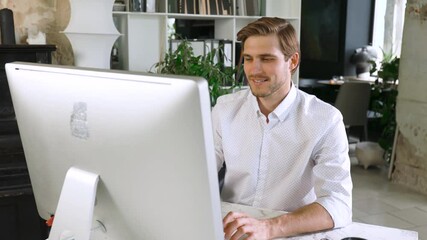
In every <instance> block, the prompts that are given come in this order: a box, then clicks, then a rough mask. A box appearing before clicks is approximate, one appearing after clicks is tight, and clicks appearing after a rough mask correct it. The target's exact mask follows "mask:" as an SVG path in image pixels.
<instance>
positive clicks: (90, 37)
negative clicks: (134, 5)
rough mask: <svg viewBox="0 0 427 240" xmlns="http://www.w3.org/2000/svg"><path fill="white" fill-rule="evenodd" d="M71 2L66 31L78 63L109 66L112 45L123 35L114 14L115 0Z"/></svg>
mask: <svg viewBox="0 0 427 240" xmlns="http://www.w3.org/2000/svg"><path fill="white" fill-rule="evenodd" d="M70 4H71V18H70V22H69V24H68V26H67V28H66V29H65V30H64V33H65V35H66V36H67V38H68V39H69V40H70V42H71V46H72V48H73V53H74V63H75V65H76V66H80V67H92V68H104V69H109V68H110V55H111V49H112V47H113V44H114V42H115V41H116V40H117V38H118V37H119V36H120V33H119V32H118V31H117V29H116V27H115V25H114V22H113V17H112V9H113V4H114V0H70Z"/></svg>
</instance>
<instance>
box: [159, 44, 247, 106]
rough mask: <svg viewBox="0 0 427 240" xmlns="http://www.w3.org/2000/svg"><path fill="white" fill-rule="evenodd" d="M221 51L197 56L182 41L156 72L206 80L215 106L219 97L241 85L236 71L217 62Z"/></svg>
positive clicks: (212, 50)
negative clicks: (236, 77)
mask: <svg viewBox="0 0 427 240" xmlns="http://www.w3.org/2000/svg"><path fill="white" fill-rule="evenodd" d="M221 51H222V48H221V46H219V47H218V48H213V49H211V51H210V52H208V53H207V54H205V55H200V56H195V54H194V52H193V48H192V46H191V44H190V42H189V41H188V40H182V41H181V42H180V43H179V45H178V46H177V48H176V50H175V51H170V52H168V53H166V54H165V57H164V59H163V60H161V61H160V62H158V63H156V64H155V65H154V68H155V69H156V70H155V72H157V73H162V74H176V75H188V76H199V77H203V78H205V79H206V80H208V83H209V92H210V95H211V104H212V106H213V105H215V103H216V100H217V98H218V97H219V96H221V95H224V94H226V93H229V92H231V91H232V90H233V89H234V88H235V87H237V86H238V85H239V83H240V81H238V80H239V79H237V80H236V79H235V78H234V76H235V74H236V70H235V69H234V68H233V67H225V66H224V63H223V62H222V61H218V60H217V59H218V58H219V56H221V55H223V53H221Z"/></svg>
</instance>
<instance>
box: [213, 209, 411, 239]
mask: <svg viewBox="0 0 427 240" xmlns="http://www.w3.org/2000/svg"><path fill="white" fill-rule="evenodd" d="M221 205H222V206H221V207H222V215H223V216H225V215H226V214H227V213H228V212H230V211H239V212H244V213H247V214H249V215H250V216H253V217H255V218H270V217H275V216H278V215H281V214H283V213H284V212H280V211H272V210H267V209H258V208H254V207H249V206H243V205H239V204H232V203H226V202H222V203H221ZM345 237H360V238H365V239H367V240H371V239H372V240H403V239H405V240H417V239H418V233H417V232H415V231H409V230H403V229H398V228H389V227H382V226H377V225H371V224H364V223H357V222H353V223H351V224H350V225H348V226H346V227H344V228H338V229H333V230H328V231H322V232H317V233H312V234H307V235H300V236H296V237H290V238H286V239H294V240H313V239H323V238H325V239H328V240H341V239H343V238H345ZM282 239H285V238H282Z"/></svg>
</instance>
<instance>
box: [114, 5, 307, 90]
mask: <svg viewBox="0 0 427 240" xmlns="http://www.w3.org/2000/svg"><path fill="white" fill-rule="evenodd" d="M157 1H159V2H158V12H156V13H146V12H113V18H114V22H115V24H116V27H117V29H118V30H119V32H120V33H121V34H122V36H121V37H120V38H119V39H118V41H117V42H116V46H117V48H118V52H119V63H120V64H119V68H120V69H124V70H130V71H144V72H146V71H150V69H151V70H152V67H153V65H154V64H155V63H157V62H158V61H159V60H161V59H162V58H163V56H164V54H165V52H166V51H167V50H168V49H169V37H168V36H169V29H170V27H171V26H168V23H169V22H170V20H171V19H200V20H214V28H215V33H214V37H215V39H226V40H232V41H233V46H235V43H236V41H237V40H236V34H237V32H238V31H239V30H240V29H241V28H242V27H244V26H246V25H247V24H248V23H250V22H252V21H254V20H256V19H258V18H259V17H260V16H240V15H235V13H236V2H237V1H239V0H231V1H232V5H233V14H232V15H202V14H181V13H174V12H168V11H169V7H168V6H169V3H172V1H174V2H175V1H177V0H157ZM261 1H262V4H263V5H264V6H265V10H264V11H265V14H263V16H272V17H281V18H285V19H287V20H289V21H290V22H291V24H292V25H293V26H294V28H295V29H296V31H297V33H298V37H299V35H300V12H301V0H286V1H284V0H261ZM232 51H233V53H232V56H235V53H234V52H235V49H234V48H233V50H232ZM232 61H233V64H234V63H235V61H236V60H235V59H233V60H232ZM293 81H294V82H295V83H296V84H297V83H298V72H296V73H295V74H294V76H293Z"/></svg>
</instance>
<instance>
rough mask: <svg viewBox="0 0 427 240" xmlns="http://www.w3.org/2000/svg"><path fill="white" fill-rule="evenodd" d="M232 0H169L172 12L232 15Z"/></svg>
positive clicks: (169, 9) (169, 7)
mask: <svg viewBox="0 0 427 240" xmlns="http://www.w3.org/2000/svg"><path fill="white" fill-rule="evenodd" d="M232 8H233V5H232V0H176V1H169V3H168V11H169V12H170V13H182V14H200V15H231V14H232V13H233V10H232Z"/></svg>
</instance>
